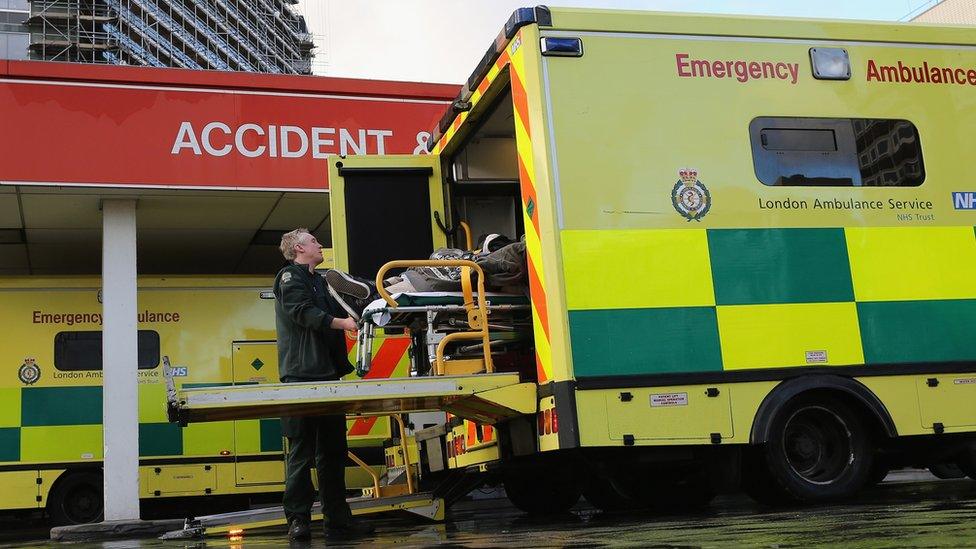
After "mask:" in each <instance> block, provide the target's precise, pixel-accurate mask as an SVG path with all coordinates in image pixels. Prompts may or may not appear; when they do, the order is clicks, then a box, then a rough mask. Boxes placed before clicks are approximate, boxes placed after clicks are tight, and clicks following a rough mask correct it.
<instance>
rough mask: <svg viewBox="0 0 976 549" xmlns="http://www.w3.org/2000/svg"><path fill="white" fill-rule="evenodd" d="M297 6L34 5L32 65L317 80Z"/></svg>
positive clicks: (258, 2)
mask: <svg viewBox="0 0 976 549" xmlns="http://www.w3.org/2000/svg"><path fill="white" fill-rule="evenodd" d="M296 2H297V0H31V12H30V18H29V19H28V21H27V23H26V24H27V26H28V28H29V29H30V32H31V41H30V50H31V57H32V58H33V59H43V60H50V61H74V62H85V63H109V64H118V65H145V66H155V67H180V68H186V69H207V70H222V71H247V72H267V73H282V74H311V72H312V58H313V57H314V49H315V42H314V37H313V35H312V34H311V33H310V32H309V29H308V25H307V24H306V22H305V18H304V17H303V16H302V15H300V14H298V13H296V12H295V11H294V10H295V8H294V7H293V6H294V5H295V4H296Z"/></svg>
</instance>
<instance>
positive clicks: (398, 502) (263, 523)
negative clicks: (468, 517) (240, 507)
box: [159, 492, 446, 540]
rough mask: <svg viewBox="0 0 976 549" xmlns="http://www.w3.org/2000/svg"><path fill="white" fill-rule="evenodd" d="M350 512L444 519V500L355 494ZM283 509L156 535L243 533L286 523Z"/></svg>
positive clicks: (199, 521) (317, 516) (195, 522)
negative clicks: (405, 513)
mask: <svg viewBox="0 0 976 549" xmlns="http://www.w3.org/2000/svg"><path fill="white" fill-rule="evenodd" d="M346 501H348V502H349V509H350V510H351V511H352V514H353V516H361V515H367V514H372V513H386V512H391V511H405V512H408V513H412V514H414V515H417V516H420V517H423V518H425V519H429V520H433V521H442V520H444V511H445V507H446V506H445V504H444V500H443V499H442V498H439V497H435V496H434V495H433V494H431V493H430V492H421V493H418V494H406V495H402V496H392V497H385V498H372V497H358V498H350V499H348V500H346ZM320 520H322V504H321V503H320V502H315V505H313V506H312V522H317V521H320ZM286 524H287V521H286V520H285V511H284V509H283V508H282V507H280V506H277V507H265V508H261V509H252V510H249V511H238V512H235V513H220V514H218V515H207V516H203V517H196V518H193V519H187V520H186V523H185V525H184V526H183V529H182V530H173V531H172V532H167V533H165V534H163V535H162V536H160V538H159V539H164V540H165V539H188V538H199V537H205V536H216V535H228V536H234V537H240V536H243V535H244V534H245V533H246V532H249V531H251V530H256V529H259V528H271V527H275V526H285V525H286Z"/></svg>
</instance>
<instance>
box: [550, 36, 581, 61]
mask: <svg viewBox="0 0 976 549" xmlns="http://www.w3.org/2000/svg"><path fill="white" fill-rule="evenodd" d="M542 55H545V56H547V57H583V41H582V40H580V39H579V38H552V37H546V38H543V39H542Z"/></svg>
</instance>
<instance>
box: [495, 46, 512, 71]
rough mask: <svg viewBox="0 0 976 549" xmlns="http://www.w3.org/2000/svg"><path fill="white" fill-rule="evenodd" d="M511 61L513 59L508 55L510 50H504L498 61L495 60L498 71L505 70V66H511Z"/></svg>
mask: <svg viewBox="0 0 976 549" xmlns="http://www.w3.org/2000/svg"><path fill="white" fill-rule="evenodd" d="M511 61H512V57H511V56H510V55H508V48H505V49H504V50H502V53H501V55H499V56H498V59H496V60H495V67H496V68H497V69H498V70H502V69H503V68H505V65H507V64H509V63H510V62H511Z"/></svg>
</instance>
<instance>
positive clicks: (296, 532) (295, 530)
mask: <svg viewBox="0 0 976 549" xmlns="http://www.w3.org/2000/svg"><path fill="white" fill-rule="evenodd" d="M310 539H312V529H311V528H310V527H309V524H308V521H307V520H305V519H303V518H293V519H291V523H290V524H289V525H288V541H307V540H310Z"/></svg>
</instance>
